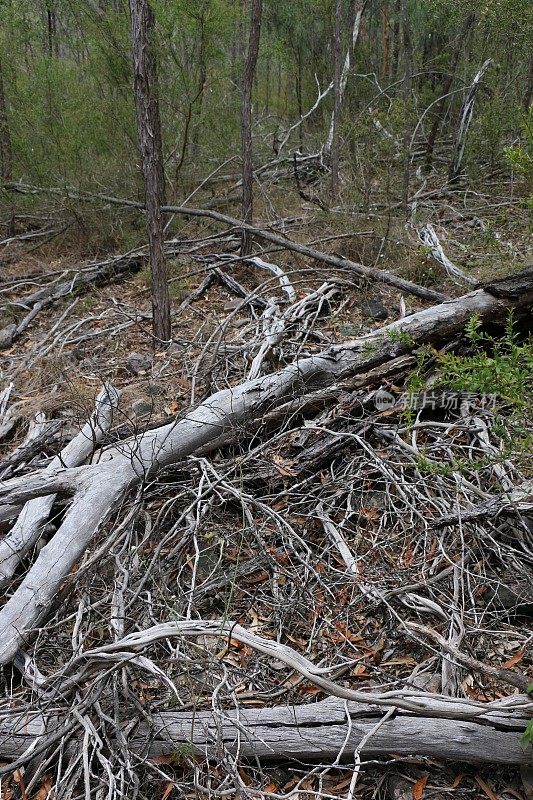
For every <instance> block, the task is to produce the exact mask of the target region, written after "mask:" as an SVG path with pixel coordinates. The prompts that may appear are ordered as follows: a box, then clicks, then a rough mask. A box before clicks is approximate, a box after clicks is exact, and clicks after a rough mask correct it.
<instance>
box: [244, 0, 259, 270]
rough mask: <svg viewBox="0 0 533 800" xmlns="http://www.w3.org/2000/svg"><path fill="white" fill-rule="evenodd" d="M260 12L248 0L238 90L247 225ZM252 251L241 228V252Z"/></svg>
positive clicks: (255, 3)
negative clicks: (246, 33) (244, 52)
mask: <svg viewBox="0 0 533 800" xmlns="http://www.w3.org/2000/svg"><path fill="white" fill-rule="evenodd" d="M262 14H263V0H252V11H251V19H250V36H249V39H248V53H247V55H246V62H245V65H244V79H243V90H242V124H241V146H242V219H243V222H246V223H248V224H249V225H251V224H252V222H253V216H254V211H253V180H254V167H253V150H252V90H253V83H254V75H255V68H256V65H257V56H258V54H259V39H260V36H261V18H262ZM251 252H252V237H251V236H250V233H249V232H248V231H246V230H243V232H242V244H241V255H242V256H248V255H250V253H251Z"/></svg>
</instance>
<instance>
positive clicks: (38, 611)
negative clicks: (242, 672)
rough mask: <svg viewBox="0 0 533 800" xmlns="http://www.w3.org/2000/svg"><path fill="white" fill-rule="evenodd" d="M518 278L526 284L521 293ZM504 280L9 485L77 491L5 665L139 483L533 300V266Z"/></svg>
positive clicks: (7, 638) (20, 603)
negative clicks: (227, 437)
mask: <svg viewBox="0 0 533 800" xmlns="http://www.w3.org/2000/svg"><path fill="white" fill-rule="evenodd" d="M517 282H518V284H519V285H520V287H521V292H520V294H518V296H516V297H515V296H513V285H514V284H516V283H517ZM501 283H502V285H503V287H504V288H503V291H502V292H500V293H501V294H503V296H502V297H497V296H495V295H497V294H498V291H495V286H496V287H497V282H493V283H492V284H491V291H490V292H489V291H485V290H484V289H483V288H481V289H477V290H475V291H473V292H470V293H469V294H466V295H464V296H463V297H460V298H457V299H456V300H450V301H447V302H444V303H441V304H440V305H438V306H434V307H432V308H429V309H426V310H424V311H420V312H418V313H416V314H412V315H411V316H409V317H406V318H403V319H401V320H398V321H396V322H393V323H391V324H389V325H387V326H385V327H384V328H381V329H380V330H378V331H374V332H372V333H370V334H367V335H366V336H363V337H361V338H359V339H355V340H353V341H349V342H344V343H342V344H339V345H335V346H333V347H330V348H328V349H327V350H325V351H323V352H322V353H319V354H317V355H313V356H310V357H307V358H302V359H300V360H298V361H296V362H295V363H293V364H291V365H289V366H287V367H285V368H284V369H283V370H281V371H280V372H277V373H273V374H271V375H267V376H264V377H259V378H255V379H254V380H249V381H246V382H244V383H241V384H240V385H238V386H236V387H233V388H230V389H225V390H222V391H219V392H216V393H215V394H213V395H212V396H211V397H209V398H207V399H206V400H205V401H204V402H203V403H201V404H200V405H199V406H198V407H196V408H194V409H192V410H191V411H189V412H188V413H187V414H186V415H185V416H184V417H183V418H182V419H179V420H177V421H175V422H172V423H170V424H169V425H165V426H162V427H160V428H156V429H154V430H151V431H147V432H145V433H143V434H142V435H140V436H138V437H134V438H132V439H130V440H126V441H125V442H120V443H119V444H118V445H116V446H112V447H109V448H107V449H106V450H104V451H103V452H101V453H100V459H99V463H98V464H94V465H88V466H82V467H78V468H73V469H60V470H56V471H55V472H50V473H46V474H40V473H38V474H37V475H29V476H25V477H24V478H21V479H14V480H12V481H7V482H5V483H4V484H3V485H0V498H2V500H3V502H4V503H6V504H8V505H16V504H17V503H20V502H26V501H27V500H30V499H32V498H33V497H39V496H43V495H49V494H51V493H53V492H62V493H66V494H72V495H73V502H72V505H71V506H70V509H69V510H68V512H67V513H66V515H65V518H64V520H63V523H62V524H61V526H60V527H59V529H58V530H57V532H56V533H55V535H54V536H53V538H52V539H51V540H50V541H49V542H48V543H47V544H46V545H45V547H44V548H43V549H42V550H41V552H40V553H39V555H38V557H37V559H36V561H35V563H34V564H33V566H32V567H31V568H30V570H29V571H28V573H27V575H26V577H25V578H24V580H23V581H22V582H21V584H20V586H19V587H18V588H17V590H16V591H15V592H14V594H13V595H12V596H11V597H10V599H9V600H8V601H7V603H6V604H5V605H4V606H3V607H2V609H1V611H0V664H6V663H7V662H9V661H10V660H11V659H12V658H13V657H14V656H15V654H16V652H17V650H18V649H19V647H20V646H21V644H22V643H23V642H25V641H26V640H27V639H28V638H29V636H30V635H31V632H32V630H33V629H34V628H35V626H36V625H37V624H38V623H39V622H41V621H42V620H43V619H44V618H45V617H46V615H47V613H48V610H49V608H50V605H51V603H52V601H53V598H54V597H55V595H56V593H57V591H58V589H59V587H60V585H61V583H62V582H63V581H64V580H65V578H66V577H67V576H68V575H69V573H70V572H71V570H72V568H73V566H74V564H75V563H76V562H77V561H78V559H79V558H80V557H81V556H82V554H83V552H84V551H85V549H86V547H87V546H88V545H89V543H90V541H91V539H92V537H93V536H94V534H95V533H96V531H98V530H99V528H100V527H101V525H102V524H103V523H104V522H105V520H106V519H107V518H108V517H109V515H110V514H111V512H112V511H113V509H114V508H115V507H116V505H117V504H118V503H120V502H121V501H122V500H123V498H124V497H125V495H126V493H127V492H128V491H129V490H130V489H131V488H132V487H134V486H136V485H138V484H139V483H141V482H142V481H143V480H145V479H146V478H147V477H149V476H153V475H155V474H156V473H157V472H158V471H159V470H160V469H161V468H163V467H166V466H169V465H171V464H175V463H177V462H178V461H180V460H181V459H183V458H185V457H186V456H188V455H190V454H191V453H194V452H195V451H197V450H199V449H200V448H202V447H203V448H205V447H206V446H208V445H209V444H210V443H212V442H213V441H216V440H217V439H219V437H220V436H221V435H222V434H225V433H228V432H230V431H236V432H238V433H236V435H238V436H242V431H243V429H246V427H247V426H248V425H249V424H250V423H253V422H254V420H256V419H258V418H260V417H262V416H263V415H264V414H265V413H266V412H268V411H270V410H272V409H273V408H275V407H277V406H279V405H280V404H282V403H285V402H287V401H288V400H290V399H291V398H293V397H295V396H298V395H300V394H302V393H305V392H307V391H309V390H310V389H312V388H319V387H323V386H328V385H331V384H332V383H334V382H336V381H338V380H342V379H344V378H347V377H350V376H353V375H357V374H360V373H361V372H367V371H368V370H370V369H372V368H376V367H379V366H380V365H387V364H388V362H389V361H390V360H391V359H393V358H396V357H398V356H400V355H402V354H404V353H409V352H411V351H412V350H413V349H414V348H416V347H417V346H419V345H421V344H424V343H427V342H437V341H439V340H440V341H443V340H446V339H449V338H450V337H451V336H453V335H455V334H457V333H458V332H459V331H461V330H462V329H463V328H464V326H465V324H466V323H467V322H468V320H469V319H470V318H471V316H472V315H473V314H477V315H479V317H480V318H481V319H490V320H492V321H494V320H497V319H502V318H504V317H505V315H506V313H507V311H508V310H509V309H510V308H517V309H520V308H522V309H523V308H528V307H529V306H530V305H531V303H532V302H533V268H531V267H530V268H528V269H527V270H525V271H524V272H522V273H521V274H520V275H518V276H516V278H507V279H505V280H504V281H502V282H501ZM0 510H1V508H0Z"/></svg>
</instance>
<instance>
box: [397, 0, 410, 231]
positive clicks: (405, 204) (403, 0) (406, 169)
mask: <svg viewBox="0 0 533 800" xmlns="http://www.w3.org/2000/svg"><path fill="white" fill-rule="evenodd" d="M400 11H401V17H402V31H403V51H404V77H403V101H404V106H405V127H404V133H403V159H404V160H403V191H402V208H403V211H404V213H405V215H406V216H407V215H408V214H409V182H410V179H411V148H410V132H409V127H410V126H409V117H410V114H409V109H410V106H411V86H412V75H413V45H412V42H411V28H410V25H409V11H408V9H407V0H400Z"/></svg>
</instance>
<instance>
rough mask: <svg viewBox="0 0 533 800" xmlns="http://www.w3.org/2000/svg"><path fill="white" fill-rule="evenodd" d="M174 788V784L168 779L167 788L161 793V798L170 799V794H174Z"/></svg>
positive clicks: (162, 799) (163, 799)
mask: <svg viewBox="0 0 533 800" xmlns="http://www.w3.org/2000/svg"><path fill="white" fill-rule="evenodd" d="M173 788H174V784H173V783H171V782H170V781H168V782H167V783H166V784H165V788H164V790H163V794H162V795H161V800H168V798H169V797H170V795H171V794H172V789H173Z"/></svg>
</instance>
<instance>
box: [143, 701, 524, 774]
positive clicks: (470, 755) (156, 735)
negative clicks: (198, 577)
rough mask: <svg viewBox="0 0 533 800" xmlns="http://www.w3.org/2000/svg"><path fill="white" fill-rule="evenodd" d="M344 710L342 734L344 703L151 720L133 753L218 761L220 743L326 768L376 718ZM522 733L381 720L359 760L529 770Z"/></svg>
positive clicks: (251, 754) (477, 725)
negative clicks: (404, 759)
mask: <svg viewBox="0 0 533 800" xmlns="http://www.w3.org/2000/svg"><path fill="white" fill-rule="evenodd" d="M347 706H348V709H349V714H350V722H351V730H350V733H349V735H348V736H347V734H348V729H349V726H348V720H347V715H346V712H345V707H344V704H343V703H342V702H339V701H337V700H335V701H329V700H328V701H324V702H322V703H317V704H315V705H312V706H298V707H290V706H283V707H279V708H264V709H239V711H225V712H221V713H220V715H217V716H216V717H215V715H214V713H213V712H212V711H198V712H196V713H195V714H192V713H183V712H182V713H171V712H166V713H164V714H157V715H155V716H154V718H153V722H154V726H153V729H152V731H150V730H148V729H147V728H141V731H140V732H139V733H140V736H139V738H138V739H137V740H136V741H134V742H133V743H132V749H134V750H137V751H138V752H139V753H142V754H150V755H152V756H153V755H162V754H168V753H171V752H172V751H173V750H175V749H176V747H179V746H180V745H181V746H183V745H184V744H191V745H192V746H193V748H194V750H195V751H196V752H199V753H206V754H207V755H212V756H216V755H217V754H218V753H220V747H221V743H223V744H224V746H225V747H226V748H227V749H228V750H229V751H230V752H231V753H236V752H237V750H238V752H239V753H240V755H241V757H242V758H259V759H262V760H276V759H278V760H279V759H283V760H285V759H287V758H291V757H292V758H299V759H308V760H312V761H315V760H320V761H326V762H329V761H331V760H332V759H335V758H336V757H337V756H338V754H339V752H340V751H341V750H342V747H343V744H344V742H345V740H346V739H347V742H346V747H345V749H344V751H343V755H344V760H347V761H350V760H351V759H353V752H354V750H355V749H356V748H357V747H358V745H359V743H360V741H361V740H362V738H363V737H364V736H365V735H367V734H368V733H369V732H370V731H371V730H372V729H373V728H374V727H375V725H376V723H377V722H378V721H379V719H380V715H379V714H376V713H372V711H371V709H369V708H368V707H367V708H366V709H362V708H361V707H359V708H357V706H356V704H352V703H348V704H347ZM354 706H355V708H354ZM526 724H527V723H526ZM502 727H503V726H502ZM524 728H525V720H517V722H516V724H514V725H512V726H511V725H510V726H509V727H508V729H506V730H500V729H498V728H496V726H495V725H494V724H490V723H489V722H488V721H487V720H484V721H483V722H477V721H476V722H460V721H457V720H455V721H452V720H444V719H435V718H431V717H430V718H427V717H426V718H421V717H408V716H403V715H398V716H396V717H394V718H392V719H390V720H387V721H385V722H384V723H383V725H382V726H381V727H380V728H379V729H378V730H377V731H376V732H375V733H374V735H373V736H371V737H370V739H369V741H368V742H367V743H366V745H365V746H364V747H363V749H362V754H363V755H364V756H367V757H379V756H386V755H388V754H391V753H398V754H399V755H403V756H409V755H417V756H427V757H430V758H444V759H449V760H452V761H467V762H485V763H497V764H530V763H532V760H533V759H532V752H531V747H529V748H528V750H526V751H524V750H522V748H521V747H520V742H519V738H520V734H521V733H522V732H523V730H524Z"/></svg>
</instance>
